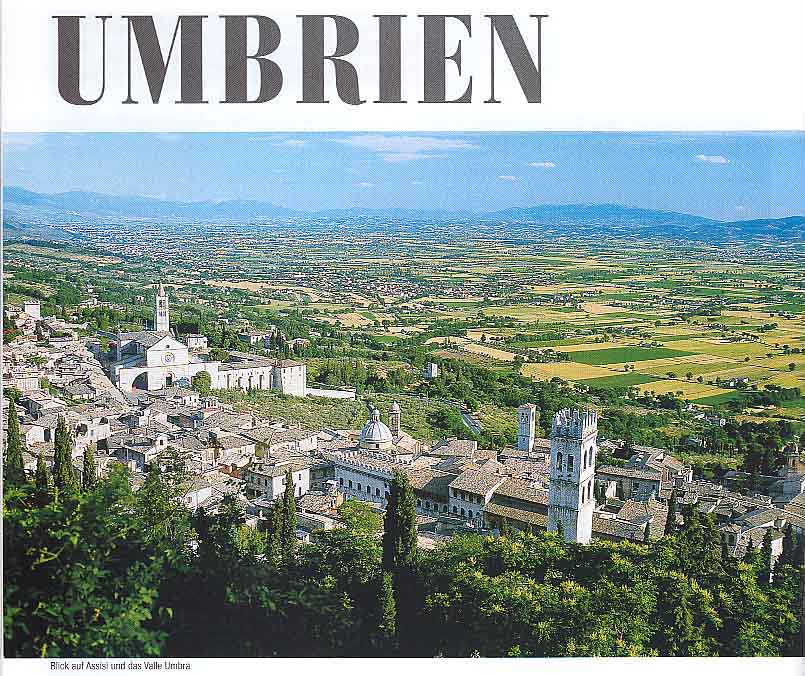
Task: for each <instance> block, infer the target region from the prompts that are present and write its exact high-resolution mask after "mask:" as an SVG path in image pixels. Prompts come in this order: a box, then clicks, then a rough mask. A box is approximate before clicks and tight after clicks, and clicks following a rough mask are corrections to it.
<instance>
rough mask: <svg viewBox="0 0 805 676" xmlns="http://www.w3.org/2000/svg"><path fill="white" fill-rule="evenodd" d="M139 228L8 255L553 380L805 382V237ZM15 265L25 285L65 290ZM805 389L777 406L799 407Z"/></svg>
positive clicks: (704, 401)
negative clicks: (790, 243) (778, 240)
mask: <svg viewBox="0 0 805 676" xmlns="http://www.w3.org/2000/svg"><path fill="white" fill-rule="evenodd" d="M134 234H135V233H131V237H132V238H133V237H134ZM136 235H137V238H138V239H137V247H138V249H137V250H138V252H139V255H138V257H134V258H132V257H129V258H128V259H126V254H127V252H128V251H130V247H131V246H132V245H131V244H130V242H129V241H128V240H127V235H126V233H124V232H119V233H117V234H116V238H117V239H114V240H110V239H109V236H108V233H103V241H93V242H91V243H89V244H87V246H91V247H97V254H96V253H93V254H92V255H88V254H87V253H86V251H84V250H82V248H78V247H69V246H64V247H61V248H58V247H56V248H54V247H53V246H52V245H40V244H37V243H33V242H28V243H24V244H21V243H15V244H13V245H11V246H9V247H8V248H7V260H8V261H9V262H10V263H12V265H14V264H16V265H21V266H22V267H23V269H25V268H26V267H28V268H34V269H41V268H43V267H45V268H52V267H53V266H54V264H55V262H56V261H58V264H59V265H60V266H62V267H63V269H64V273H65V276H73V277H76V278H81V279H82V280H86V282H88V283H91V284H93V285H95V286H97V287H98V288H104V286H105V285H108V284H110V283H111V278H110V268H109V263H110V262H112V261H117V262H118V263H117V265H116V266H115V274H114V275H113V276H111V277H113V278H114V283H115V285H117V286H124V287H126V288H127V289H130V290H131V293H132V294H135V293H142V291H141V289H142V288H143V287H144V286H146V285H147V286H148V288H150V285H152V284H153V283H154V280H153V275H154V270H155V269H157V270H159V274H160V275H161V276H162V277H163V278H166V281H167V280H168V279H172V280H176V284H174V286H173V288H174V289H175V293H176V294H177V295H178V300H179V301H180V302H182V301H184V302H187V303H190V304H193V305H195V306H197V307H198V306H201V307H206V308H209V309H210V310H211V311H214V312H216V313H217V314H218V315H219V316H224V317H227V316H228V317H229V318H230V319H229V321H238V319H237V317H238V315H237V314H236V313H235V312H234V308H236V307H239V308H243V311H244V312H246V313H247V314H248V313H249V312H268V313H271V314H275V315H277V316H279V317H283V316H288V317H290V316H297V317H299V318H302V319H303V320H304V321H308V322H313V323H315V324H316V325H317V326H319V327H324V328H320V329H319V331H318V332H319V333H327V334H330V333H333V332H334V335H335V334H337V335H338V336H339V338H338V339H337V340H338V341H344V340H347V339H349V340H350V341H351V342H354V340H355V337H358V336H365V337H368V338H371V339H372V340H373V341H374V344H375V345H376V346H382V349H383V350H384V351H386V353H387V354H386V355H385V356H384V357H383V360H384V361H388V360H389V359H392V360H393V359H394V357H395V353H396V352H398V351H399V350H404V349H406V346H409V345H410V344H411V343H412V341H413V342H415V343H417V344H421V345H422V346H423V347H424V349H426V350H427V351H428V352H429V353H430V354H431V355H432V356H433V357H434V358H448V359H454V360H458V361H462V362H466V363H467V364H471V365H473V366H482V367H485V368H489V369H492V370H494V371H496V372H511V371H519V372H520V373H521V374H522V375H524V376H527V377H528V378H531V379H534V380H537V381H539V380H546V381H549V380H553V379H560V380H562V381H565V382H568V383H571V384H575V385H578V386H579V387H592V388H597V389H601V388H609V389H618V390H624V389H628V388H633V389H634V390H635V391H636V392H640V393H654V394H655V395H659V394H671V395H674V396H676V397H678V398H681V399H683V400H685V401H687V402H690V403H692V404H694V405H696V406H702V407H713V406H719V405H721V404H723V403H724V402H728V401H734V400H739V399H741V397H742V396H743V394H742V393H743V392H752V391H764V390H765V388H767V387H781V388H800V389H801V390H802V389H805V387H804V386H805V282H803V280H802V275H801V267H802V265H801V263H802V256H801V252H799V251H798V250H797V248H796V247H792V248H790V249H786V248H782V249H781V248H779V247H775V246H774V245H771V244H770V245H768V247H767V246H766V245H763V244H757V243H753V244H752V245H751V246H750V245H742V244H741V243H736V244H734V245H733V246H731V248H730V250H729V254H728V256H726V257H725V255H724V250H723V249H721V248H714V247H709V246H706V245H701V246H697V245H694V244H691V243H679V244H674V243H672V242H632V241H630V242H628V245H624V243H618V242H613V243H612V244H607V243H600V242H593V241H586V240H578V241H563V242H562V243H561V245H559V244H557V243H555V242H553V241H551V240H550V239H545V238H542V239H540V238H534V239H533V240H528V239H518V240H516V241H515V240H507V239H506V238H505V237H503V236H498V235H484V236H478V237H477V238H476V239H474V240H470V241H466V240H462V241H457V240H456V239H454V238H453V236H452V235H451V234H450V233H449V232H446V233H439V232H437V231H434V232H432V233H428V235H427V236H425V235H423V234H421V233H415V232H401V233H399V235H398V236H396V237H388V236H386V233H384V232H383V231H382V230H377V231H375V230H372V229H368V230H366V231H362V232H360V233H357V232H351V231H349V230H344V231H343V232H341V233H340V234H339V236H338V237H322V236H320V235H319V234H316V233H313V232H307V231H305V230H299V231H298V232H288V233H282V235H281V236H280V234H279V233H275V232H274V233H272V232H271V231H266V230H259V229H257V230H251V229H248V228H244V229H243V230H242V231H239V232H238V233H237V234H236V235H233V231H232V228H231V227H228V228H223V227H221V228H216V227H214V226H209V227H207V228H206V230H205V233H204V235H205V236H204V237H203V238H201V237H199V236H198V233H195V232H194V233H189V234H188V233H183V232H176V233H175V241H176V243H177V244H176V247H175V252H174V254H173V255H172V257H171V258H170V260H169V261H167V260H165V258H164V254H163V251H162V243H163V241H164V240H163V238H162V236H161V235H160V236H156V235H155V234H152V233H151V232H150V231H148V230H146V231H139V232H137V233H136ZM99 237H100V235H99ZM268 257H270V260H271V265H270V266H267V265H266V264H265V261H266V260H268V259H269V258H268ZM88 259H89V260H88ZM124 260H128V261H129V262H127V263H123V261H124ZM11 274H12V277H9V278H7V279H6V287H7V293H8V297H9V298H10V299H12V300H14V301H19V300H20V299H22V298H24V297H25V296H26V294H28V293H34V294H37V293H38V294H39V295H41V296H42V297H49V296H52V295H53V294H54V293H55V292H56V290H57V289H56V287H55V286H54V285H53V284H51V283H50V282H48V281H45V280H23V279H18V277H17V276H16V275H18V274H19V273H18V272H15V271H14V270H13V269H12V270H11ZM242 314H243V312H241V315H242ZM350 337H351V338H350ZM369 362H371V359H369ZM381 370H382V369H381ZM800 401H801V399H793V400H788V401H786V402H785V406H777V407H772V408H768V407H767V408H765V409H763V410H762V411H761V415H762V416H763V417H769V416H771V417H776V416H779V417H785V418H789V419H795V420H799V419H801V417H802V412H803V406H802V405H801V404H800V403H799V402H800Z"/></svg>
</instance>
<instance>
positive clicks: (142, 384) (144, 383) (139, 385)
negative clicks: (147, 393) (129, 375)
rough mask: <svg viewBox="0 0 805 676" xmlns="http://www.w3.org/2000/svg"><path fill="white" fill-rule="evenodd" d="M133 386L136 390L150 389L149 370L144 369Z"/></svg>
mask: <svg viewBox="0 0 805 676" xmlns="http://www.w3.org/2000/svg"><path fill="white" fill-rule="evenodd" d="M131 386H132V387H133V388H134V389H135V390H147V389H148V371H143V372H142V373H141V374H140V375H138V376H137V377H136V378H135V379H134V382H133V383H132V384H131Z"/></svg>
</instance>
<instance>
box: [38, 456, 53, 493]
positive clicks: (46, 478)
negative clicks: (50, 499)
mask: <svg viewBox="0 0 805 676" xmlns="http://www.w3.org/2000/svg"><path fill="white" fill-rule="evenodd" d="M34 481H35V482H36V487H37V489H39V490H40V491H42V492H43V493H44V492H47V491H48V490H50V472H48V466H47V465H46V464H45V458H43V457H42V452H41V451H40V453H39V455H38V456H36V472H34Z"/></svg>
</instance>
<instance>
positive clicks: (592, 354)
mask: <svg viewBox="0 0 805 676" xmlns="http://www.w3.org/2000/svg"><path fill="white" fill-rule="evenodd" d="M567 354H568V355H569V356H570V359H571V361H575V362H578V363H580V364H590V365H593V366H600V365H602V364H623V363H625V362H633V361H650V360H652V359H668V358H670V357H687V356H688V355H691V354H693V352H683V351H682V350H672V349H670V348H667V347H611V348H608V349H605V350H585V351H583V352H568V353H567Z"/></svg>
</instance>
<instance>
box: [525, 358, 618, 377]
mask: <svg viewBox="0 0 805 676" xmlns="http://www.w3.org/2000/svg"><path fill="white" fill-rule="evenodd" d="M522 373H523V375H526V376H530V377H532V378H537V379H540V380H550V379H551V378H563V379H564V380H585V379H587V378H603V377H605V376H611V375H615V373H617V372H616V371H613V370H611V369H607V368H604V367H602V366H590V365H588V364H576V363H574V362H559V363H554V364H524V365H523V368H522Z"/></svg>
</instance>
